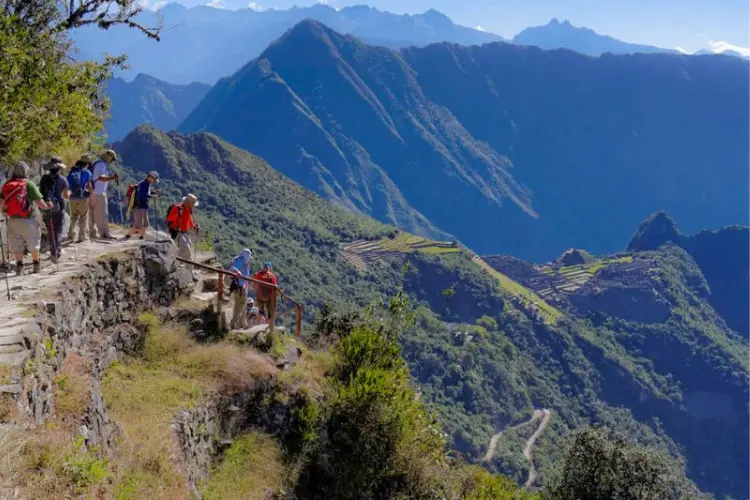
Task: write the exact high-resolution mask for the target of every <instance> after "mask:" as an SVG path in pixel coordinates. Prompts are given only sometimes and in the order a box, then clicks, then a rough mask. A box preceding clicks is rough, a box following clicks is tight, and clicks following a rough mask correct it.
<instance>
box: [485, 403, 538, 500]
mask: <svg viewBox="0 0 750 500" xmlns="http://www.w3.org/2000/svg"><path fill="white" fill-rule="evenodd" d="M551 418H552V412H551V411H550V410H547V409H546V408H545V409H542V410H534V413H533V414H532V415H531V418H530V419H528V420H527V421H525V422H521V423H520V424H517V425H514V426H513V427H509V428H507V429H504V430H502V431H500V432H498V433H497V434H495V435H494V436H492V438H491V439H490V446H489V448H488V449H487V453H486V454H485V455H484V458H483V459H482V461H484V462H487V461H489V460H492V457H493V456H494V455H495V450H496V449H497V445H498V443H499V442H500V438H501V437H502V436H503V434H504V433H506V432H508V431H512V430H513V429H518V428H519V427H522V426H524V425H528V424H532V423H534V422H536V421H537V420H539V419H541V420H542V421H541V422H540V423H539V426H538V427H537V428H536V430H535V431H534V433H533V434H532V435H531V437H529V439H528V440H526V445H525V446H524V448H523V456H524V458H525V459H526V461H528V462H529V477H528V479H527V480H526V483H525V484H524V488H529V487H530V486H532V485H533V484H534V481H536V477H537V472H536V467H535V466H534V457H533V456H532V454H531V452H532V451H533V448H534V444H535V443H536V440H537V439H538V438H539V436H541V435H542V432H544V429H546V428H547V426H548V425H549V421H550V419H551Z"/></svg>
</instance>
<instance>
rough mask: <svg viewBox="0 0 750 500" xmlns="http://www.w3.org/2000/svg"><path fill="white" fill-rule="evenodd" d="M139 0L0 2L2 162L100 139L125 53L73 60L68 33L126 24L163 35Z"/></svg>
mask: <svg viewBox="0 0 750 500" xmlns="http://www.w3.org/2000/svg"><path fill="white" fill-rule="evenodd" d="M141 11H142V7H141V6H140V5H139V4H138V3H137V2H136V1H135V0H69V1H64V2H63V1H57V0H0V162H3V163H6V164H8V163H13V162H15V161H17V160H20V159H33V158H36V157H39V156H41V155H42V154H49V153H58V154H61V155H63V156H64V152H65V151H68V150H70V149H75V148H77V147H79V148H80V147H83V148H86V147H88V146H89V145H90V144H91V143H94V144H95V143H97V142H98V141H97V137H98V134H99V132H100V131H101V130H102V124H103V120H104V118H105V116H106V113H107V111H108V109H109V103H108V100H107V99H106V97H105V95H104V93H103V84H104V83H105V81H106V80H107V79H108V78H109V77H110V76H111V71H112V70H113V69H114V68H115V67H117V66H121V65H122V64H123V63H124V60H125V57H124V56H119V57H107V58H106V60H105V61H104V62H103V63H95V62H91V61H89V62H84V63H76V62H73V61H72V60H71V58H70V51H71V49H72V48H73V47H72V43H71V42H70V41H69V40H68V38H67V31H68V30H70V29H74V28H79V27H82V26H88V25H95V26H98V27H100V28H102V29H108V28H110V27H112V26H114V25H118V24H119V25H125V26H129V27H133V28H136V29H139V30H140V31H142V32H143V33H144V34H146V36H149V37H151V38H155V39H157V40H158V39H159V31H160V27H159V26H157V27H153V28H149V27H145V26H142V25H141V24H139V23H138V22H137V20H136V17H137V15H138V14H139V13H140V12H141Z"/></svg>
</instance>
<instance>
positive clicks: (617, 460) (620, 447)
mask: <svg viewBox="0 0 750 500" xmlns="http://www.w3.org/2000/svg"><path fill="white" fill-rule="evenodd" d="M561 469H562V471H561V474H560V477H559V478H556V480H555V482H554V483H553V485H551V486H550V488H549V490H550V493H549V496H548V498H549V499H550V500H567V499H570V498H576V499H580V500H597V499H600V498H618V499H622V500H662V499H675V500H676V499H685V500H687V499H697V498H701V497H702V496H699V495H698V494H697V492H695V490H694V489H693V488H691V487H690V486H689V485H688V484H687V483H686V482H685V481H684V478H683V477H682V476H681V474H680V471H679V469H678V467H677V466H676V465H675V464H674V463H673V462H671V461H670V460H668V459H666V457H665V456H664V455H662V454H659V453H655V452H654V451H653V450H649V449H647V448H644V447H640V446H633V445H630V444H628V443H627V442H626V441H625V439H624V438H622V437H621V436H615V437H614V438H612V436H610V435H608V433H607V432H605V431H604V430H602V429H593V428H588V429H585V430H583V431H581V432H578V433H576V435H575V436H574V437H573V440H572V444H571V445H570V447H569V449H568V451H567V453H566V455H565V458H564V460H563V465H562V468H561Z"/></svg>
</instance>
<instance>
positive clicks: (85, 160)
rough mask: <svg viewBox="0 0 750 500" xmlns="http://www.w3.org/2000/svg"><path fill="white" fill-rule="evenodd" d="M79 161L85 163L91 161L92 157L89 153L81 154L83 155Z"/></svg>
mask: <svg viewBox="0 0 750 500" xmlns="http://www.w3.org/2000/svg"><path fill="white" fill-rule="evenodd" d="M78 161H79V162H83V163H91V157H90V156H89V155H81V157H80V158H78Z"/></svg>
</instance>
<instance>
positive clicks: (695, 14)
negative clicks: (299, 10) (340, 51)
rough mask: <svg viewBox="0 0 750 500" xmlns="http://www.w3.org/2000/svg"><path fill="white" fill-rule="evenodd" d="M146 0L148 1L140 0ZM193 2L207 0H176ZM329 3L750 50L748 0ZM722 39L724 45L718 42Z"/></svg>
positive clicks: (514, 28)
mask: <svg viewBox="0 0 750 500" xmlns="http://www.w3.org/2000/svg"><path fill="white" fill-rule="evenodd" d="M146 1H148V0H146ZM178 1H181V3H185V4H190V5H194V4H196V3H209V1H208V0H205V1H203V2H201V1H200V0H178ZM212 1H213V2H215V3H220V4H221V3H223V5H225V6H227V7H231V8H239V7H247V6H248V5H250V4H252V6H254V7H256V8H278V9H285V8H289V7H292V6H293V5H295V4H297V5H300V6H303V5H311V4H312V3H314V0H312V1H304V0H255V1H254V2H250V1H248V0H212ZM322 2H324V3H328V4H329V5H332V6H334V7H344V6H347V5H356V4H363V3H366V4H368V5H372V6H374V7H377V8H379V9H382V10H387V11H390V12H395V13H399V14H400V13H411V14H413V13H420V12H424V11H425V10H427V9H429V8H434V9H437V10H439V11H440V12H443V13H444V14H447V15H448V16H449V17H450V18H451V19H453V21H454V22H456V23H458V24H463V25H466V26H472V27H477V26H481V27H482V28H483V29H485V30H487V31H491V32H493V33H497V34H499V35H502V36H504V37H506V38H512V37H513V35H515V34H516V33H518V32H519V31H521V30H522V29H523V28H525V27H527V26H537V25H540V24H546V23H547V22H548V21H549V20H550V19H551V18H553V17H555V18H558V19H560V20H563V19H567V20H569V21H570V22H571V23H572V24H573V25H575V26H586V27H588V28H591V29H593V30H595V31H597V32H599V33H602V34H605V35H609V36H613V37H615V38H619V39H621V40H625V41H628V42H637V43H645V44H649V45H656V46H660V47H667V48H681V49H684V50H686V51H688V52H694V51H696V50H700V49H710V48H712V47H713V48H714V49H717V48H721V47H728V46H736V47H741V48H745V49H748V50H749V51H750V40H749V39H750V29H749V28H748V26H749V25H750V1H748V0H568V1H562V0H369V1H363V0H358V1H357V0H355V1H351V0H322ZM722 44H724V45H722Z"/></svg>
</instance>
